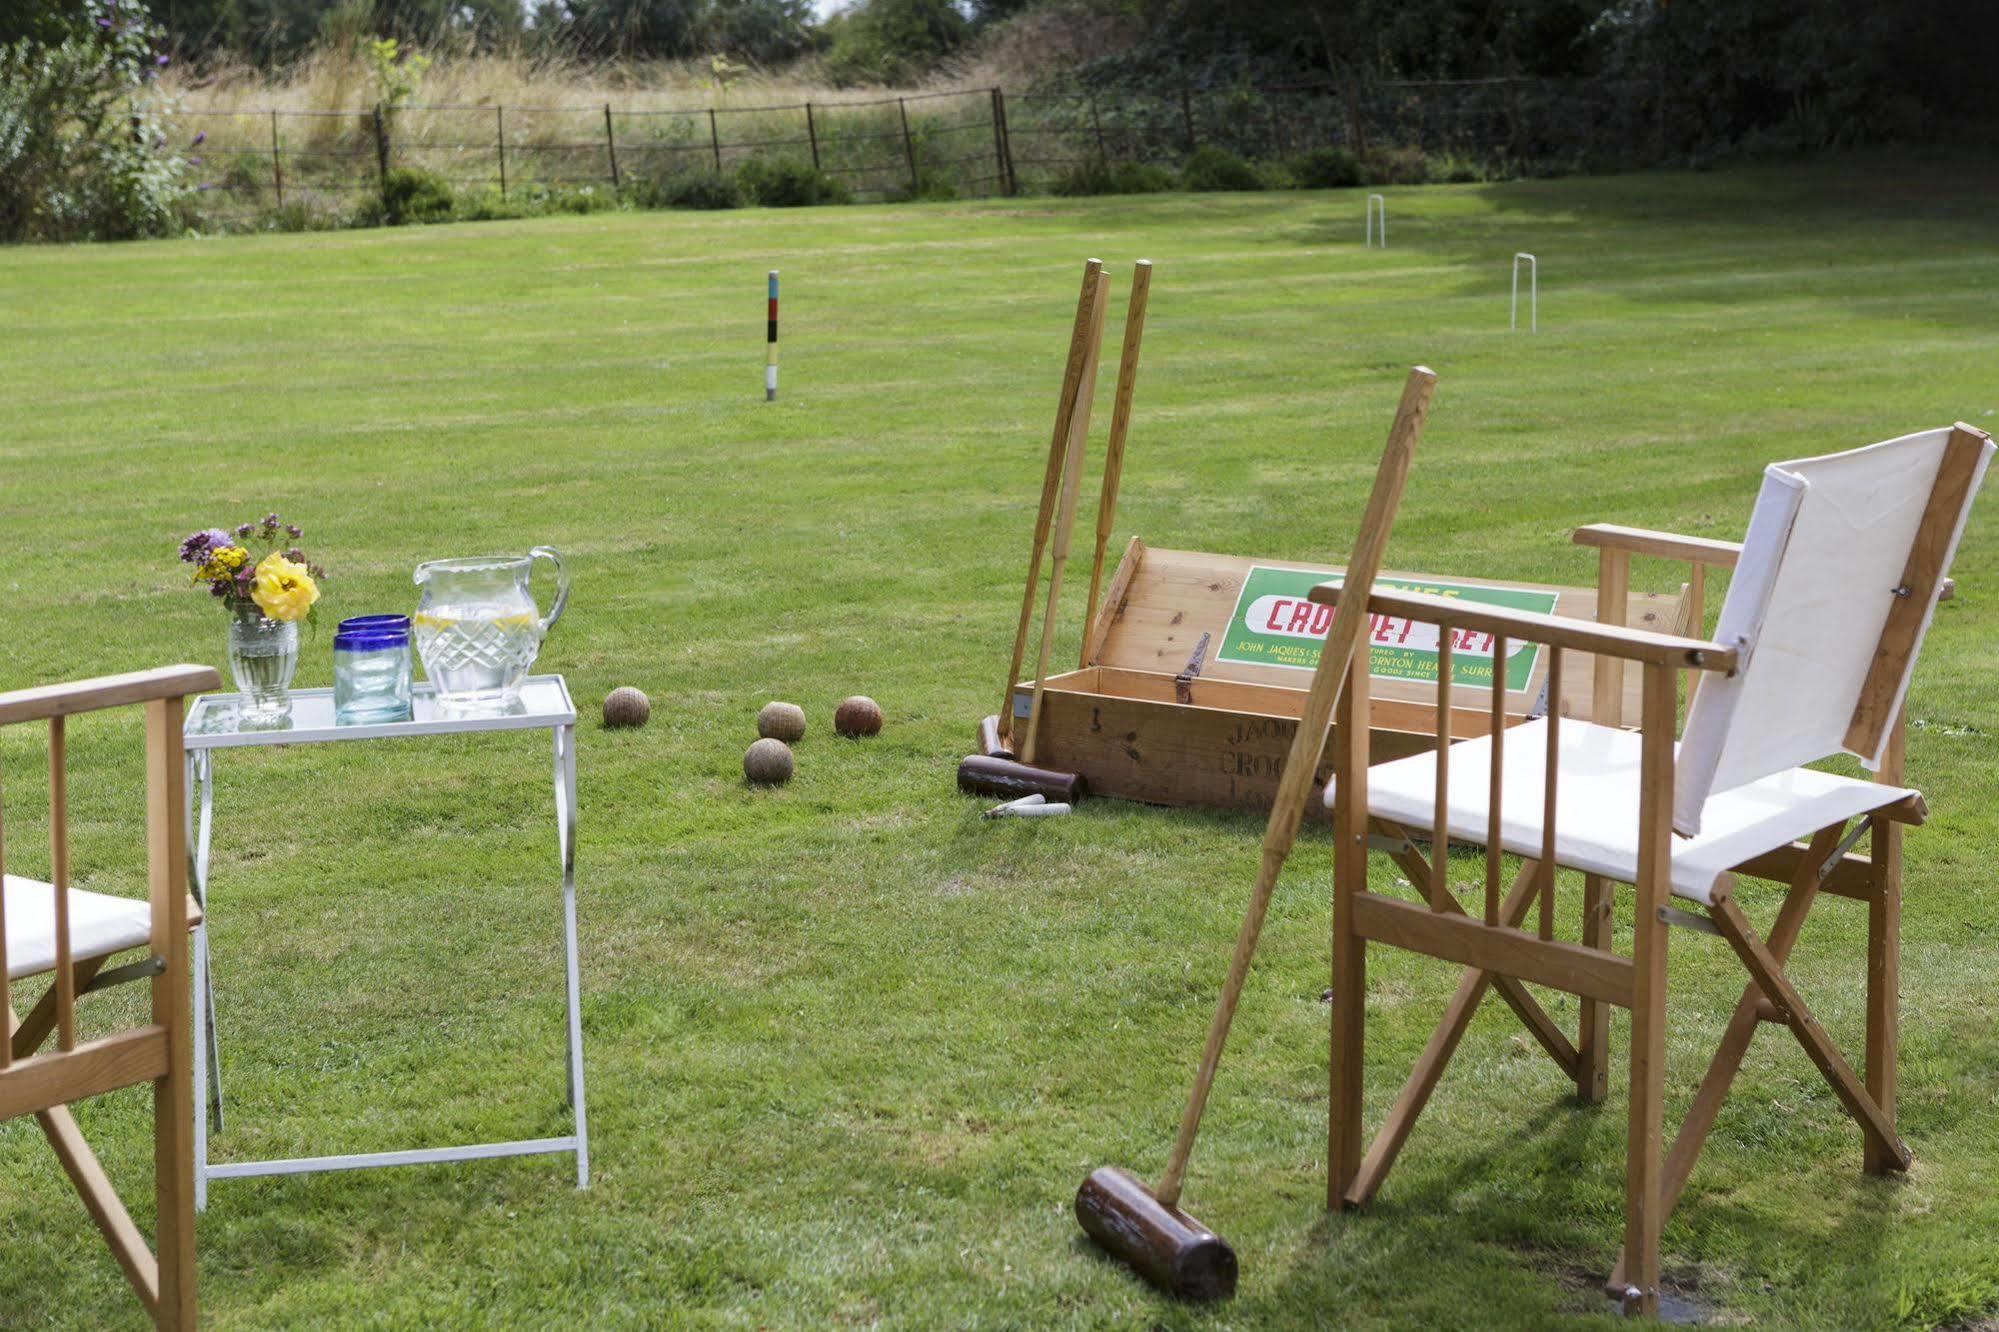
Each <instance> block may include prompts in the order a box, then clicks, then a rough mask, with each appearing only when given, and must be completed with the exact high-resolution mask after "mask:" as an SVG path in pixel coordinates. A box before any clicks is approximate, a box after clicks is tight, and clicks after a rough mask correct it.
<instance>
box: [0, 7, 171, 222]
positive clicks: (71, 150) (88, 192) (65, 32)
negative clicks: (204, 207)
mask: <svg viewBox="0 0 1999 1332" xmlns="http://www.w3.org/2000/svg"><path fill="white" fill-rule="evenodd" d="M164 45H165V33H164V32H163V31H162V30H161V29H160V27H159V25H158V24H156V23H154V22H153V21H152V20H151V19H149V18H148V17H147V16H146V11H145V10H144V8H143V7H141V6H139V5H136V4H129V3H119V2H118V0H91V3H89V4H87V5H82V4H80V5H77V6H76V7H75V8H74V9H70V10H68V11H67V12H58V13H52V14H50V15H48V16H47V17H46V18H45V20H44V21H43V22H42V23H40V24H38V25H37V26H36V28H35V30H34V33H33V34H32V35H30V36H26V37H22V38H20V39H19V40H17V41H14V42H10V43H6V44H4V45H0V239H4V240H82V239H95V240H123V239H126V238H129V237H133V236H158V235H163V234H166V233H168V232H172V231H175V230H178V229H180V227H181V226H182V225H183V222H184V217H183V206H184V204H185V202H186V200H187V197H188V194H189V192H190V188H191V187H190V185H189V182H188V179H187V164H186V162H185V161H184V160H183V159H182V156H181V154H180V152H179V150H178V149H177V148H171V147H169V146H168V144H167V124H166V118H165V116H164V115H163V112H164V111H165V110H166V105H165V99H164V98H162V97H161V96H160V94H159V91H158V87H157V83H156V80H155V76H156V75H157V74H158V72H159V68H160V66H161V65H163V64H165V63H166V59H167V57H166V56H165V55H164V54H163V53H162V52H163V49H164Z"/></svg>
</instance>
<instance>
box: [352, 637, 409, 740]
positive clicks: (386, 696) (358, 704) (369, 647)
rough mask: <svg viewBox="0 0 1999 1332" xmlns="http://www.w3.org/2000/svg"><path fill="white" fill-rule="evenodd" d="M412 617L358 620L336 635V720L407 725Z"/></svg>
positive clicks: (357, 723)
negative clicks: (401, 722) (402, 722)
mask: <svg viewBox="0 0 1999 1332" xmlns="http://www.w3.org/2000/svg"><path fill="white" fill-rule="evenodd" d="M409 716H410V617H409V616H407V615H356V616H354V617H352V618H350V619H345V620H342V621H341V622H340V627H339V628H338V629H337V630H335V631H334V634H333V720H334V722H335V724H337V725H340V726H362V725H367V724H369V723H374V722H394V721H407V720H409Z"/></svg>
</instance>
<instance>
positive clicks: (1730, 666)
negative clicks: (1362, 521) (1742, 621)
mask: <svg viewBox="0 0 1999 1332" xmlns="http://www.w3.org/2000/svg"><path fill="white" fill-rule="evenodd" d="M1311 599H1312V600H1313V601H1317V602H1323V603H1325V604H1326V605H1329V606H1331V605H1337V604H1338V602H1339V599H1340V586H1339V584H1337V583H1321V584H1319V585H1318V586H1317V587H1315V588H1313V589H1312V594H1311ZM1367 608H1368V609H1369V610H1371V611H1373V612H1375V613H1376V614H1378V615H1400V616H1402V617H1404V618H1405V619H1410V620H1417V621H1420V622H1421V623H1424V624H1450V625H1454V626H1457V627H1459V628H1463V629H1477V630H1479V631H1480V632H1482V633H1488V634H1504V635H1505V636H1506V637H1508V638H1517V639H1521V640H1523V641H1526V642H1531V643H1546V644H1547V645H1548V646H1550V647H1557V648H1569V649H1572V650H1574V651H1576V652H1590V653H1595V654H1596V655H1598V656H1604V657H1616V658H1618V659H1620V660H1623V661H1636V662H1642V663H1644V664H1646V665H1658V666H1670V667H1674V668H1676V669H1684V670H1698V671H1720V672H1722V673H1724V674H1732V673H1733V672H1734V670H1735V649H1734V648H1731V647H1723V646H1722V645H1721V644H1719V643H1709V642H1706V641H1704V640H1702V639H1698V638H1682V637H1680V636H1679V635H1678V634H1661V633H1654V632H1653V631H1652V630H1650V629H1630V628H1626V627H1625V626H1623V625H1619V624H1598V623H1597V622H1595V621H1594V620H1576V619H1571V618H1569V617H1568V616H1565V615H1541V614H1538V613H1536V612H1534V611H1524V610H1512V609H1509V608H1507V607H1505V606H1490V605H1486V604H1485V603H1483V602H1477V601H1465V600H1462V599H1460V598H1458V597H1437V596H1431V595H1430V594H1429V593H1426V592H1393V591H1385V590H1383V589H1381V588H1379V587H1377V588H1376V589H1375V590H1374V593H1373V595H1372V596H1370V597H1369V598H1368V599H1367Z"/></svg>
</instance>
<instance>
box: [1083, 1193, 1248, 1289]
mask: <svg viewBox="0 0 1999 1332" xmlns="http://www.w3.org/2000/svg"><path fill="white" fill-rule="evenodd" d="M1076 1220H1077V1221H1079V1222H1080V1223H1081V1224H1082V1227H1083V1229H1084V1230H1085V1231H1086V1232H1088V1233H1089V1236H1090V1238H1091V1239H1094V1240H1095V1241H1096V1242H1097V1243H1099V1244H1101V1245H1103V1246H1104V1248H1105V1249H1106V1250H1107V1251H1109V1252H1110V1253H1112V1254H1114V1255H1115V1256H1116V1257H1117V1258H1118V1259H1120V1260H1121V1261H1122V1262H1124V1263H1125V1264H1126V1265H1127V1266H1129V1267H1130V1268H1131V1269H1132V1270H1133V1271H1134V1272H1137V1273H1138V1274H1139V1275H1140V1276H1142V1277H1144V1278H1145V1279H1146V1280H1147V1281H1149V1282H1151V1283H1152V1284H1153V1285H1155V1286H1157V1287H1159V1289H1161V1290H1163V1291H1165V1292H1167V1293H1168V1294H1170V1295H1176V1296H1178V1297H1179V1298H1181V1299H1183V1300H1223V1299H1227V1298H1228V1297H1229V1296H1231V1295H1233V1294H1235V1283H1236V1258H1235V1250H1234V1249H1231V1248H1230V1247H1229V1244H1228V1241H1227V1240H1225V1239H1223V1238H1222V1237H1221V1236H1220V1235H1217V1234H1216V1233H1215V1232H1214V1231H1212V1230H1209V1229H1208V1228H1207V1227H1206V1226H1204V1225H1202V1224H1201V1223H1200V1222H1199V1221H1196V1220H1195V1219H1194V1218H1193V1217H1191V1216H1188V1215H1187V1214H1186V1213H1185V1212H1183V1211H1181V1210H1180V1209H1179V1208H1178V1207H1169V1206H1167V1205H1166V1204H1165V1203H1162V1202H1160V1201H1159V1199H1158V1198H1156V1197H1154V1196H1153V1193H1152V1190H1151V1189H1148V1188H1146V1187H1145V1185H1143V1184H1141V1183H1140V1182H1139V1181H1138V1180H1137V1178H1136V1177H1134V1176H1133V1175H1132V1174H1131V1173H1130V1172H1129V1171H1125V1170H1120V1169H1118V1168H1117V1167H1116V1166H1102V1167H1099V1168H1098V1169H1096V1170H1093V1171H1091V1172H1090V1177H1089V1178H1088V1179H1085V1180H1084V1181H1083V1187H1082V1188H1080V1189H1077V1190H1076Z"/></svg>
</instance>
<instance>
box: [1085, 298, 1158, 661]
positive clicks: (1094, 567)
mask: <svg viewBox="0 0 1999 1332" xmlns="http://www.w3.org/2000/svg"><path fill="white" fill-rule="evenodd" d="M1151 291H1152V261H1151V260H1150V259H1141V260H1139V261H1138V262H1137V263H1136V264H1133V265H1132V268H1131V303H1130V305H1128V306H1127V307H1126V308H1125V315H1124V349H1123V351H1122V352H1121V353H1120V355H1119V356H1118V366H1117V395H1116V396H1115V397H1114V398H1112V399H1111V435H1110V439H1109V441H1108V442H1106V443H1105V445H1104V488H1103V490H1102V492H1101V493H1100V494H1099V495H1098V496H1097V549H1096V554H1095V556H1094V557H1093V558H1092V559H1091V560H1090V600H1089V603H1088V604H1087V605H1086V606H1085V607H1084V608H1083V647H1082V653H1081V656H1080V657H1079V658H1078V659H1077V662H1076V665H1077V666H1078V667H1082V666H1087V665H1089V664H1090V661H1089V657H1090V629H1091V626H1093V625H1095V624H1096V622H1097V597H1098V595H1099V594H1100V593H1101V592H1102V591H1103V582H1104V549H1105V547H1107V546H1108V545H1109V544H1110V539H1111V529H1112V528H1113V527H1114V526H1116V524H1117V493H1118V484H1119V483H1120V482H1121V481H1123V480H1124V437H1125V432H1126V431H1127V430H1128V429H1130V428H1131V394H1132V390H1133V389H1134V388H1135V387H1136V386H1137V384H1138V348H1139V344H1140V343H1141V342H1143V341H1144V340H1145V302H1146V298H1147V297H1148V296H1149V295H1150V294H1151Z"/></svg>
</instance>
